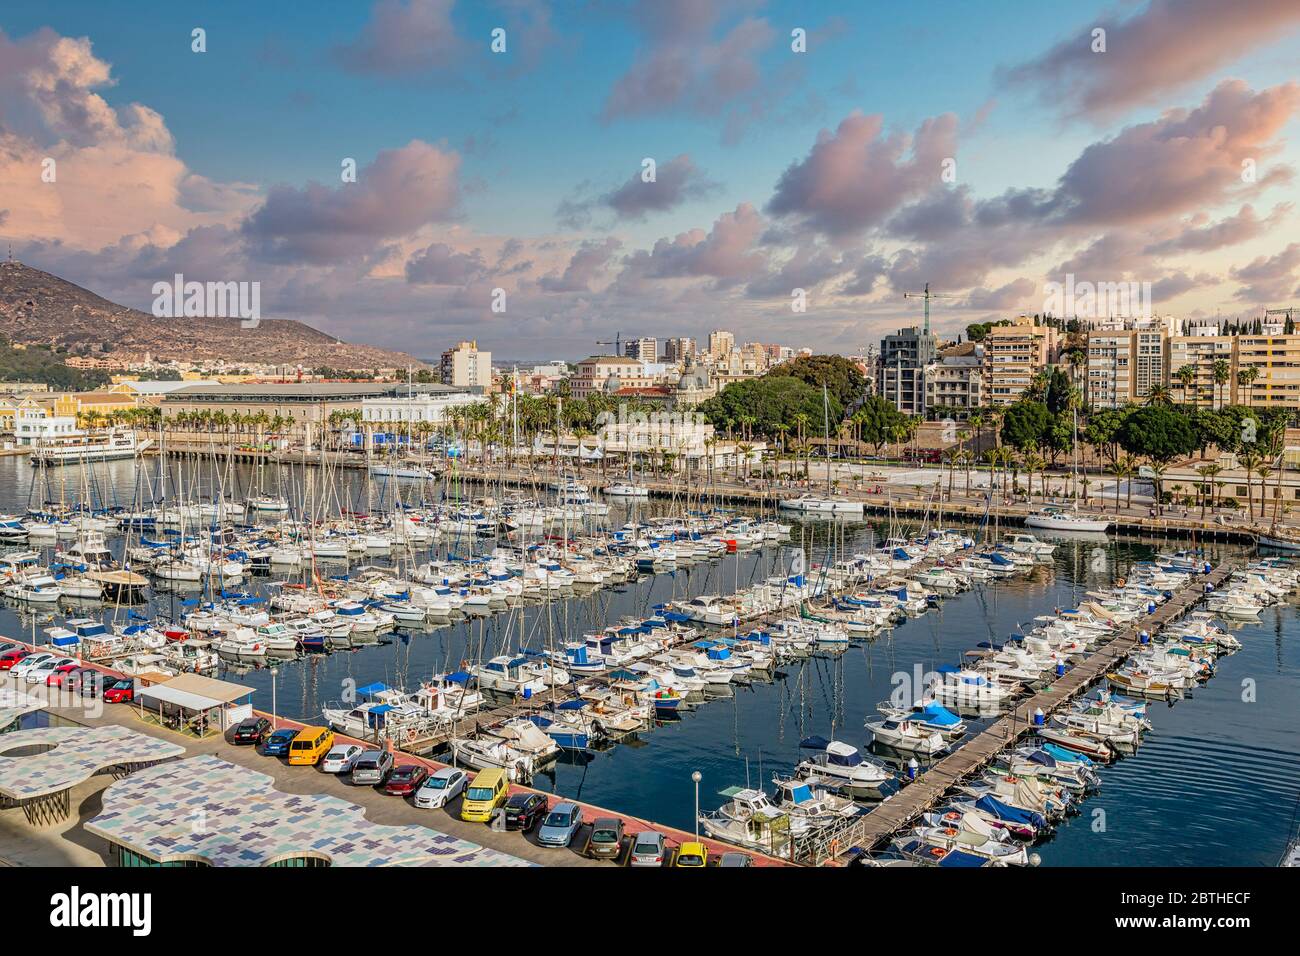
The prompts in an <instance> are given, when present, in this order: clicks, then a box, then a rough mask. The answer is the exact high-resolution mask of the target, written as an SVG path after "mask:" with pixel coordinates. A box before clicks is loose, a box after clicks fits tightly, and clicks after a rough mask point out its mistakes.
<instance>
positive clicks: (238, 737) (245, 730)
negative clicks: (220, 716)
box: [230, 717, 271, 746]
mask: <svg viewBox="0 0 1300 956" xmlns="http://www.w3.org/2000/svg"><path fill="white" fill-rule="evenodd" d="M270 735H271V722H270V721H269V720H267V719H266V718H265V717H246V718H244V719H243V720H241V721H240V722H239V723H238V724H237V725H236V726H235V730H234V732H233V733H232V734H231V735H230V741H231V743H235V744H252V745H253V746H257V745H258V744H260V743H262V742H263V741H264V740H266V738H267V737H269V736H270Z"/></svg>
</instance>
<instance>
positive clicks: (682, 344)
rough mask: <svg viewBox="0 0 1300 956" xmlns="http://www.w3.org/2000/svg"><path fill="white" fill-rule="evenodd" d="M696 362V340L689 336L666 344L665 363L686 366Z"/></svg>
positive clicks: (674, 339)
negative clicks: (689, 362) (690, 362)
mask: <svg viewBox="0 0 1300 956" xmlns="http://www.w3.org/2000/svg"><path fill="white" fill-rule="evenodd" d="M694 360H695V340H694V339H693V338H690V337H689V336H679V337H677V338H672V339H668V340H666V341H665V342H664V361H667V362H676V363H677V364H678V365H685V364H686V363H687V362H688V361H694Z"/></svg>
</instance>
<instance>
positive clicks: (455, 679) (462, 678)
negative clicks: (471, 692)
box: [447, 671, 472, 684]
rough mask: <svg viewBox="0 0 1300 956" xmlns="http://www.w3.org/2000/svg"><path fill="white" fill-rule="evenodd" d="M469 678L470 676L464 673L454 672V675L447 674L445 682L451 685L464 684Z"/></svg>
mask: <svg viewBox="0 0 1300 956" xmlns="http://www.w3.org/2000/svg"><path fill="white" fill-rule="evenodd" d="M471 676H472V675H470V674H468V673H466V672H465V671H456V672H455V673H454V674H448V675H447V680H449V681H451V682H452V683H453V684H464V683H467V682H468V681H469V679H470V677H471Z"/></svg>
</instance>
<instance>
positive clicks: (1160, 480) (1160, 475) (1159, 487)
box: [1147, 461, 1169, 514]
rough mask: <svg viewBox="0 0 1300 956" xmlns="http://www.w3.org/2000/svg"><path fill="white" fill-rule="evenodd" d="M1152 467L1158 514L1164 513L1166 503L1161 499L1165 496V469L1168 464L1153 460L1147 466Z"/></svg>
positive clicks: (1152, 482) (1152, 480)
mask: <svg viewBox="0 0 1300 956" xmlns="http://www.w3.org/2000/svg"><path fill="white" fill-rule="evenodd" d="M1147 467H1148V468H1150V469H1151V484H1152V485H1153V486H1154V487H1155V490H1156V514H1161V513H1163V508H1164V504H1163V502H1162V501H1161V499H1162V498H1164V496H1165V493H1164V486H1165V470H1166V469H1167V468H1168V467H1169V466H1168V465H1162V464H1161V463H1160V462H1156V461H1153V462H1152V463H1151V464H1150V465H1148V466H1147Z"/></svg>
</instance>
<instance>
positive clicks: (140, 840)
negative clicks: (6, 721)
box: [86, 755, 529, 866]
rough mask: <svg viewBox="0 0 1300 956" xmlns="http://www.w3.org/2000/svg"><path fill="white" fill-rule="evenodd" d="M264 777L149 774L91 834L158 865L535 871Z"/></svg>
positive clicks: (112, 805)
mask: <svg viewBox="0 0 1300 956" xmlns="http://www.w3.org/2000/svg"><path fill="white" fill-rule="evenodd" d="M274 783H275V781H274V780H273V779H272V778H271V777H269V776H268V775H266V774H263V773H257V772H255V771H250V770H249V769H248V768H246V767H239V766H236V765H235V764H232V763H227V762H226V761H224V760H220V759H218V758H216V757H212V756H207V755H204V756H197V757H190V758H189V759H187V760H181V761H177V762H174V763H169V764H166V765H164V766H160V767H152V768H150V769H148V770H142V771H140V772H139V773H136V774H133V775H132V776H130V777H128V778H127V779H125V780H121V781H119V782H117V783H115V784H113V785H112V786H111V787H109V788H108V790H106V791H105V792H104V798H103V800H104V812H103V813H101V814H100V815H99V816H97V817H95V818H94V819H93V820H91V821H89V822H88V823H87V824H86V829H87V830H89V831H90V832H91V833H94V834H96V835H97V836H101V837H103V838H104V839H106V840H108V841H110V842H112V843H116V844H118V845H119V846H123V847H126V848H127V849H129V850H132V851H134V852H136V853H139V854H142V855H144V856H146V857H149V858H151V859H154V860H157V861H159V862H168V861H172V860H199V861H203V862H206V863H209V864H210V865H212V866H265V865H267V864H269V863H275V862H278V861H282V860H288V859H293V858H299V857H316V858H320V859H325V860H328V861H329V863H330V865H332V866H399V865H400V866H528V865H529V864H528V862H527V861H526V860H522V859H520V858H518V857H515V856H511V855H510V854H508V853H502V852H500V851H498V850H490V849H487V848H486V847H481V846H478V845H477V844H474V843H470V842H468V841H466V840H461V839H458V838H456V837H453V836H450V835H448V834H445V833H439V832H437V831H436V830H430V829H428V828H427V827H422V826H418V825H416V824H410V825H406V826H386V825H383V824H378V823H371V822H370V821H369V820H367V819H366V818H365V810H364V809H363V808H362V807H360V806H358V805H356V804H354V803H348V802H347V801H346V800H341V799H339V798H338V797H332V796H329V795H327V794H290V793H284V792H282V791H280V790H276V789H275V786H274Z"/></svg>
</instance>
